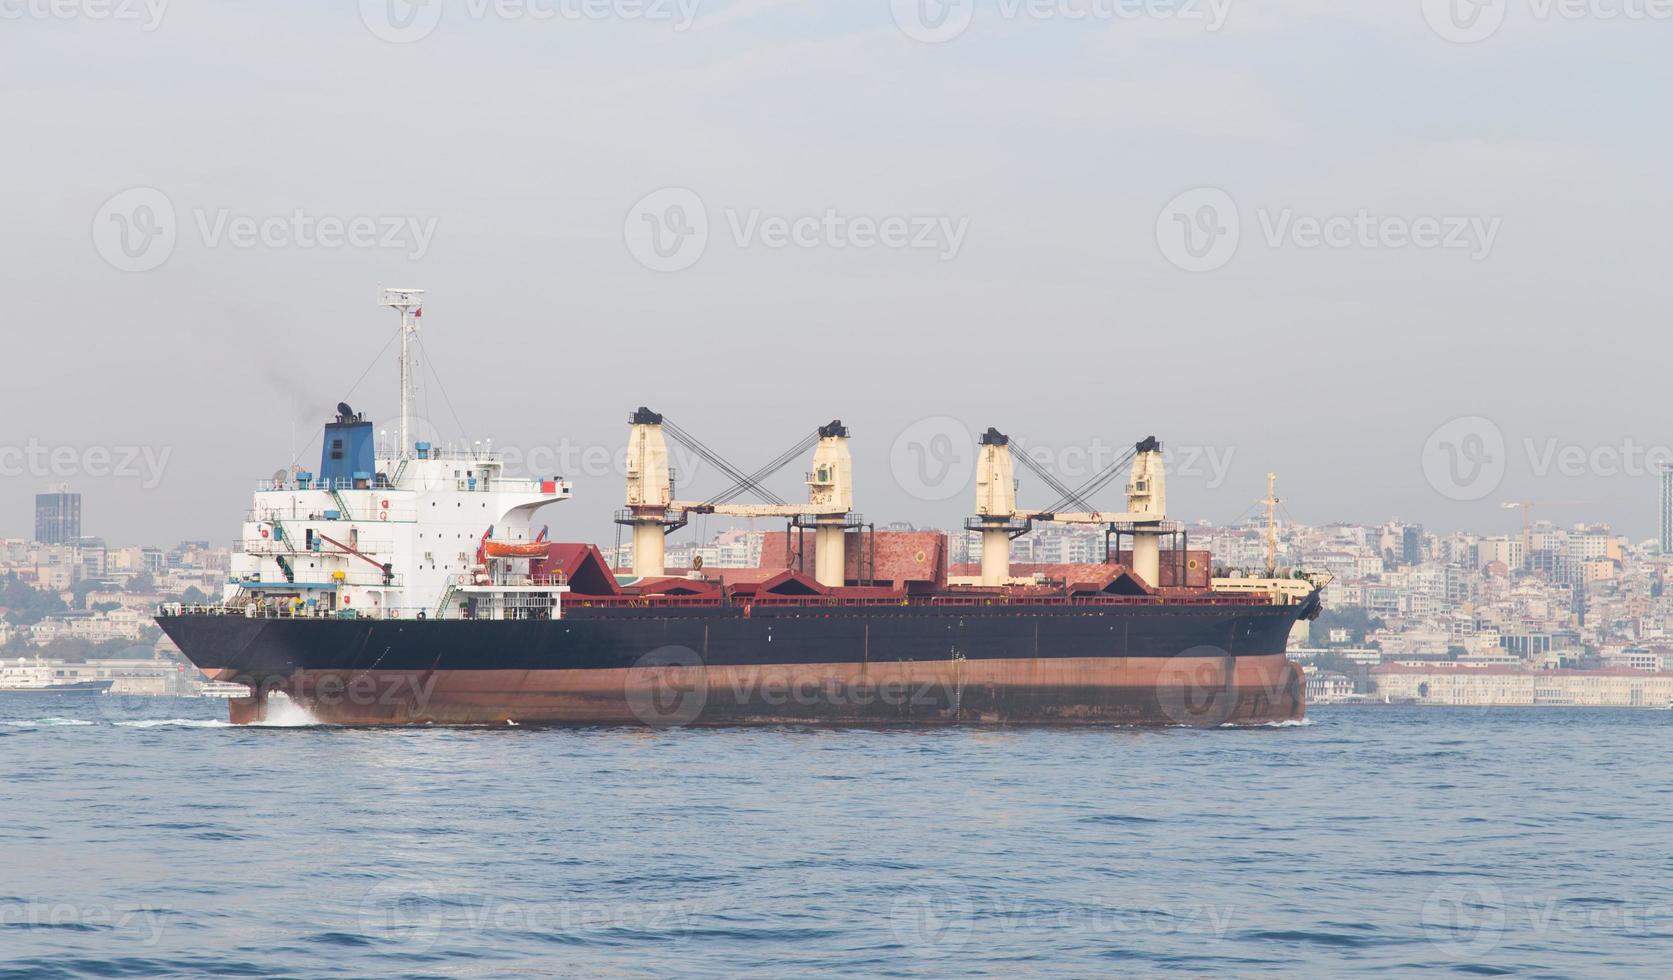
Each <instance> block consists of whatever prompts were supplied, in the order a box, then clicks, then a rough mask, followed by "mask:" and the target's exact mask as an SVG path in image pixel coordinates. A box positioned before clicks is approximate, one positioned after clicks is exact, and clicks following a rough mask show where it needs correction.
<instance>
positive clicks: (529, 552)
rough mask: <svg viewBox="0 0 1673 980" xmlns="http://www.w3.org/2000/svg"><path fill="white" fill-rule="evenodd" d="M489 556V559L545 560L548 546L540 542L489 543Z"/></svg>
mask: <svg viewBox="0 0 1673 980" xmlns="http://www.w3.org/2000/svg"><path fill="white" fill-rule="evenodd" d="M487 555H488V557H489V558H545V557H546V545H544V544H541V543H540V542H538V541H529V542H517V541H489V542H488V544H487Z"/></svg>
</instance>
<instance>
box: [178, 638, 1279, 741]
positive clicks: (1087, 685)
mask: <svg viewBox="0 0 1673 980" xmlns="http://www.w3.org/2000/svg"><path fill="white" fill-rule="evenodd" d="M211 673H212V674H213V675H214V676H216V677H217V679H220V680H226V681H242V682H245V683H248V682H250V680H251V678H249V677H248V676H240V675H239V673H238V672H237V671H235V670H216V671H212V672H211ZM275 691H279V692H283V693H284V695H285V696H287V697H288V698H290V699H291V700H292V701H294V702H296V703H297V704H298V705H300V706H301V707H303V708H305V709H306V710H308V711H309V712H310V713H311V714H312V715H313V716H314V718H316V719H317V720H318V721H320V722H322V723H327V724H342V725H414V724H426V723H430V724H437V725H507V724H513V723H514V724H518V725H652V726H661V727H671V726H680V725H696V726H737V725H854V726H892V725H908V726H942V725H960V724H965V725H1127V726H1193V727H1217V726H1222V725H1264V724H1273V723H1280V722H1288V721H1298V720H1300V719H1301V718H1303V717H1304V716H1305V713H1306V706H1305V703H1304V700H1303V698H1304V694H1303V692H1304V691H1305V684H1304V682H1303V680H1302V676H1301V672H1300V670H1299V669H1298V668H1297V667H1296V666H1295V665H1294V664H1293V663H1291V662H1290V661H1289V659H1288V658H1287V657H1285V656H1284V655H1283V654H1281V653H1279V654H1273V655H1267V656H1240V657H1235V658H1234V657H1230V656H1178V657H1166V658H1163V657H1071V658H1055V659H990V660H963V659H950V660H937V661H930V662H924V661H904V662H893V663H831V664H767V665H725V666H717V665H707V666H705V665H702V664H701V663H691V664H680V663H677V662H676V663H672V664H668V665H663V666H646V667H630V668H618V669H582V670H570V669H557V670H539V669H536V670H439V671H421V670H378V669H370V670H354V671H332V670H297V671H295V672H293V673H290V674H288V675H286V676H284V677H282V678H275V679H271V680H268V681H266V682H264V685H263V689H261V690H259V691H258V693H257V696H255V697H252V698H246V699H237V700H234V701H232V702H231V705H230V711H231V720H232V721H233V722H234V723H236V724H252V723H258V722H261V721H263V720H265V718H266V716H267V713H268V708H269V703H270V698H271V695H272V693H273V692H275Z"/></svg>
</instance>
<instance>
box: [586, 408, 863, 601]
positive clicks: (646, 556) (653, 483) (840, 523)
mask: <svg viewBox="0 0 1673 980" xmlns="http://www.w3.org/2000/svg"><path fill="white" fill-rule="evenodd" d="M629 422H630V424H631V426H632V430H631V433H630V435H629V438H628V460H627V508H626V510H624V511H623V512H622V513H621V514H620V515H618V517H617V523H620V524H625V525H627V526H629V527H631V528H632V529H633V573H634V574H635V575H638V576H640V577H642V578H656V577H659V576H661V575H664V574H666V571H667V569H666V563H665V562H666V560H665V548H664V536H665V535H666V534H668V533H669V532H670V530H672V529H677V528H679V527H683V526H684V525H685V523H686V521H687V520H688V518H689V515H692V514H717V515H721V516H726V517H784V518H789V519H791V520H792V521H800V520H802V519H803V518H810V519H811V521H812V527H813V529H814V578H815V579H817V580H818V582H819V583H820V584H821V585H826V586H833V587H835V586H841V585H843V584H844V581H845V577H846V560H847V555H846V541H847V532H848V529H849V528H851V527H854V526H856V524H857V523H858V518H857V517H855V516H854V515H853V514H852V513H851V511H852V510H853V506H854V460H853V456H852V455H851V453H850V452H849V448H848V427H847V426H845V425H843V424H842V422H841V421H840V420H838V421H833V422H831V423H830V424H829V425H824V426H820V427H819V429H818V430H816V431H815V432H814V433H812V434H811V435H809V436H806V437H804V438H803V439H802V440H801V441H799V442H797V443H796V445H795V446H792V447H791V448H790V449H789V450H787V451H785V452H784V453H781V454H780V455H779V456H778V457H777V458H776V459H774V460H773V461H772V462H770V463H768V464H767V465H766V466H763V467H762V468H760V469H759V470H757V471H755V472H753V473H746V472H744V471H743V470H741V469H739V468H737V467H736V466H733V465H732V464H731V463H728V462H727V461H726V460H725V459H723V458H722V457H721V456H720V455H719V454H718V453H716V452H714V451H713V450H711V449H709V448H708V447H707V446H705V445H703V443H702V442H700V441H699V440H697V439H696V438H695V437H694V436H692V435H691V434H690V433H688V432H686V431H685V430H684V429H682V428H680V427H679V426H677V425H675V424H674V423H673V422H671V421H669V420H668V419H667V418H665V417H664V416H663V415H661V414H659V413H657V412H653V411H651V410H650V409H648V408H640V409H639V410H638V411H636V412H634V413H633V415H632V416H631V417H630V419H629ZM668 436H672V437H673V438H674V439H675V440H676V441H677V442H679V443H680V444H681V445H682V446H684V447H686V448H687V449H689V450H691V451H692V452H693V453H695V454H696V455H697V456H698V457H699V458H700V459H702V460H703V461H705V462H707V463H709V464H711V465H713V466H714V467H715V468H716V469H718V470H720V471H721V472H722V473H724V474H726V475H727V476H728V477H730V478H731V479H732V480H733V484H732V486H730V487H729V488H727V489H726V490H725V491H723V492H722V493H720V494H718V495H716V496H715V497H712V498H710V499H708V500H703V501H691V500H678V499H676V496H675V489H674V474H673V471H672V469H671V468H670V466H669V465H668V443H667V437H668ZM808 449H812V450H813V468H812V469H811V470H809V471H808V474H807V487H808V500H807V502H806V503H791V502H789V501H786V500H784V499H783V498H782V497H779V496H778V495H777V494H774V493H773V492H772V491H770V490H768V489H767V488H766V487H764V486H763V485H762V482H761V481H763V480H765V479H766V478H767V477H769V476H771V475H772V474H773V473H775V472H777V471H778V470H780V469H783V468H784V467H785V466H786V465H788V464H789V463H790V462H791V461H792V460H794V459H795V458H797V457H798V456H801V455H802V454H803V453H805V452H806V451H807V450H808ZM746 492H747V493H752V494H754V495H755V496H757V497H760V498H761V499H762V500H763V501H764V502H763V503H759V504H740V503H733V502H732V501H734V500H735V499H736V498H737V497H739V496H741V495H742V494H744V493H746ZM802 526H806V525H802Z"/></svg>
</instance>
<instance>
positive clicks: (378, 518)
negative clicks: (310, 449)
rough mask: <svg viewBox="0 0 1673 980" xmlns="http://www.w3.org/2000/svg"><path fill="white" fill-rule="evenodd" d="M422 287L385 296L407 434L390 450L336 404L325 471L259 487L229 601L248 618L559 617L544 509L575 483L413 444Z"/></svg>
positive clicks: (559, 583)
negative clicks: (543, 544)
mask: <svg viewBox="0 0 1673 980" xmlns="http://www.w3.org/2000/svg"><path fill="white" fill-rule="evenodd" d="M421 296H422V293H421V291H419V290H388V291H386V293H385V296H384V300H383V305H386V306H392V307H395V308H396V309H398V310H399V311H400V312H401V318H402V325H401V330H402V345H401V382H402V408H403V422H402V426H401V431H402V433H403V435H402V436H397V438H396V439H395V440H394V441H392V442H388V443H386V444H382V445H380V444H379V442H378V440H377V438H376V437H375V435H374V432H373V425H372V423H371V422H369V421H367V420H366V419H365V418H364V416H362V415H358V414H356V413H354V411H353V410H352V409H350V408H349V406H347V405H339V406H338V413H337V417H336V419H335V420H333V421H332V422H330V423H328V424H327V425H326V427H325V436H324V438H325V444H324V447H323V449H322V452H321V464H320V472H319V473H317V474H316V473H311V472H305V471H301V470H293V471H292V472H291V473H290V474H289V475H287V476H284V477H283V478H282V479H278V480H275V481H269V482H266V483H262V484H261V485H259V486H258V488H257V489H256V492H255V498H254V502H253V504H252V506H251V509H250V512H249V513H248V514H247V515H246V519H245V521H244V524H243V529H242V532H241V534H240V542H239V544H238V547H237V548H236V549H235V550H234V554H233V559H232V569H231V581H230V582H229V584H228V586H227V592H226V596H225V603H226V605H228V606H238V607H243V608H244V609H246V610H247V611H248V612H249V613H250V614H251V615H257V614H262V615H274V614H277V615H304V616H361V617H371V618H378V619H389V618H421V617H423V618H435V617H439V618H449V619H452V618H476V619H505V618H536V617H538V618H556V617H557V616H558V615H559V596H560V594H561V593H562V592H565V591H567V589H566V588H565V587H564V585H563V577H562V574H561V572H557V571H552V572H547V571H545V570H544V569H543V568H542V567H541V565H542V563H541V561H540V558H539V556H538V555H536V554H534V553H535V552H538V551H539V550H540V549H538V548H535V547H533V546H534V545H535V544H536V543H537V541H538V539H539V535H537V533H536V531H535V529H534V516H535V512H536V511H537V510H539V509H540V508H541V507H544V506H546V505H547V504H553V503H557V502H559V501H563V500H568V499H569V497H570V486H569V484H568V483H567V482H566V481H564V480H562V479H560V478H558V477H556V476H553V477H551V478H548V479H527V478H516V477H508V476H506V475H505V474H504V463H503V461H502V460H501V458H500V457H499V456H498V455H496V454H494V453H493V452H492V451H485V450H482V449H480V448H475V447H473V448H470V449H464V450H456V449H450V448H437V447H435V446H433V445H431V444H429V443H425V442H417V443H413V444H408V443H407V442H406V441H405V436H404V434H405V433H406V432H408V431H409V427H408V425H407V423H406V419H405V411H406V406H407V404H408V401H409V398H410V394H409V391H408V390H407V389H408V386H409V385H410V377H411V369H410V357H409V352H408V347H407V342H408V340H409V339H410V337H411V336H412V334H413V332H415V331H416V329H417V326H416V324H417V318H418V317H419V316H421V315H422V310H421V307H420V306H419V301H420V297H421ZM518 546H522V547H521V549H519V547H518ZM519 551H521V552H523V553H521V554H519Z"/></svg>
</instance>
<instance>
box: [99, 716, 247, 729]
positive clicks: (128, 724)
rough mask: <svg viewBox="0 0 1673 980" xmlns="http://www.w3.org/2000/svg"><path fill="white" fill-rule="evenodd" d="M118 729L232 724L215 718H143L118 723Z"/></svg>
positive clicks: (217, 726)
mask: <svg viewBox="0 0 1673 980" xmlns="http://www.w3.org/2000/svg"><path fill="white" fill-rule="evenodd" d="M116 726H117V727H118V728H231V727H232V722H230V721H221V720H219V719H215V718H143V719H140V720H137V721H119V722H117V723H116Z"/></svg>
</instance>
